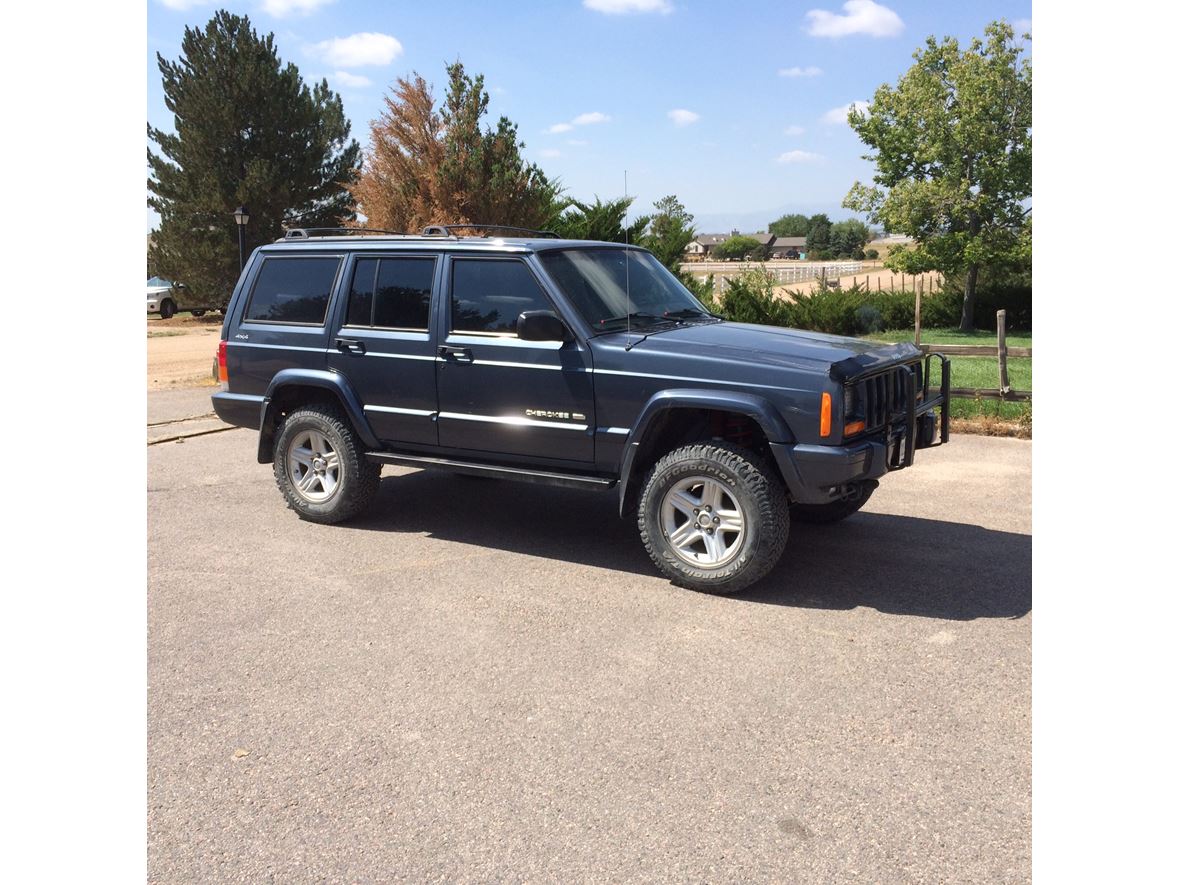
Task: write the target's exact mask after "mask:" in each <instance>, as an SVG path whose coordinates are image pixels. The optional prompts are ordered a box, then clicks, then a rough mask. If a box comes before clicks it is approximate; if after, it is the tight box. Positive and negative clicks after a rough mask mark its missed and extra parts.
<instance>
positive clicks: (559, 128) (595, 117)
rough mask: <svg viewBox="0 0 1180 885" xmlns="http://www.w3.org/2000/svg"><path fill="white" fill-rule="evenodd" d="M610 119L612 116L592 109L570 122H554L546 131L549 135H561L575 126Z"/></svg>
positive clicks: (603, 121)
mask: <svg viewBox="0 0 1180 885" xmlns="http://www.w3.org/2000/svg"><path fill="white" fill-rule="evenodd" d="M609 121H610V117H608V116H607V115H606V114H602V113H599V112H598V111H591V112H590V113H588V114H578V116H576V117H574V118H573V120H571V121H570V122H568V123H554V124H553V125H552V126H550V127H549V128H548V129H546V130H545V132H546V133H547V134H548V135H560V134H561V133H563V132H569V131H570V130H572V129H573V128H574V127H575V126H590V125H592V124H594V123H606V122H609Z"/></svg>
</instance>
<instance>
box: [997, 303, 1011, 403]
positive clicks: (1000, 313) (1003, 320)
mask: <svg viewBox="0 0 1180 885" xmlns="http://www.w3.org/2000/svg"><path fill="white" fill-rule="evenodd" d="M1007 325H1008V311H1006V310H997V311H996V352H997V354H998V355H999V358H1000V394H1001V395H1002V396H1007V395H1008V394H1009V393H1011V392H1012V385H1011V384H1010V383H1009V382H1008V330H1007V329H1006V328H1005V327H1006V326H1007Z"/></svg>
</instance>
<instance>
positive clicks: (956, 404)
mask: <svg viewBox="0 0 1180 885" xmlns="http://www.w3.org/2000/svg"><path fill="white" fill-rule="evenodd" d="M865 337H866V338H869V339H871V340H873V341H913V340H914V332H913V330H912V329H895V330H893V331H891V332H877V333H875V334H872V335H866V336H865ZM995 342H996V333H995V332H981V331H977V332H960V331H959V330H958V329H923V330H922V343H923V344H995ZM1008 346H1009V347H1032V334H1031V333H1027V332H1021V333H1017V334H1009V335H1008ZM950 360H951V385H952V386H953V387H999V386H1000V366H999V360H998V359H997V358H996V357H991V356H953V357H950ZM938 381H939V376H938V375H935V376H934V377H932V378H931V384H932V385H934V384H937V383H938ZM1008 381H1009V383H1010V384H1011V385H1012V389H1013V390H1032V389H1033V386H1032V357H1014V356H1010V357H1008ZM951 417H952V418H965V419H975V418H989V419H994V418H999V419H1000V420H1003V421H1015V422H1018V423H1020V424H1022V425H1023V424H1028V423H1031V421H1032V403H1031V402H1016V403H1013V402H1003V401H1002V400H998V399H966V398H956V399H954V400H952V401H951Z"/></svg>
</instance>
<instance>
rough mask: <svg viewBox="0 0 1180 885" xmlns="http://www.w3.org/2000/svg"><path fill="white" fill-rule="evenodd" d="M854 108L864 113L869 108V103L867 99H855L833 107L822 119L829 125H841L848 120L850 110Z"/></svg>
mask: <svg viewBox="0 0 1180 885" xmlns="http://www.w3.org/2000/svg"><path fill="white" fill-rule="evenodd" d="M853 108H856V109H857V110H858V111H860V112H861V113H864V112H865V111H867V110H868V109H869V103H868V102H867V101H854V102H852V103H851V104H843V105H840V107H838V108H832V109H831V110H830V111H828V112H827V113H826V114H824V115H823V117H821V118H820V119H821V120H823V122H824V123H826V124H827V125H828V126H839V125H840V124H842V123H847V122H848V112H849V111H850V110H852V109H853Z"/></svg>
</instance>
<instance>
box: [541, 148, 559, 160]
mask: <svg viewBox="0 0 1180 885" xmlns="http://www.w3.org/2000/svg"><path fill="white" fill-rule="evenodd" d="M538 153H540V155H541V156H542V157H545V158H546V159H552V158H553V157H560V156H561V151H559V150H558V149H557V148H542V149H541V150H540V151H538Z"/></svg>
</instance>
